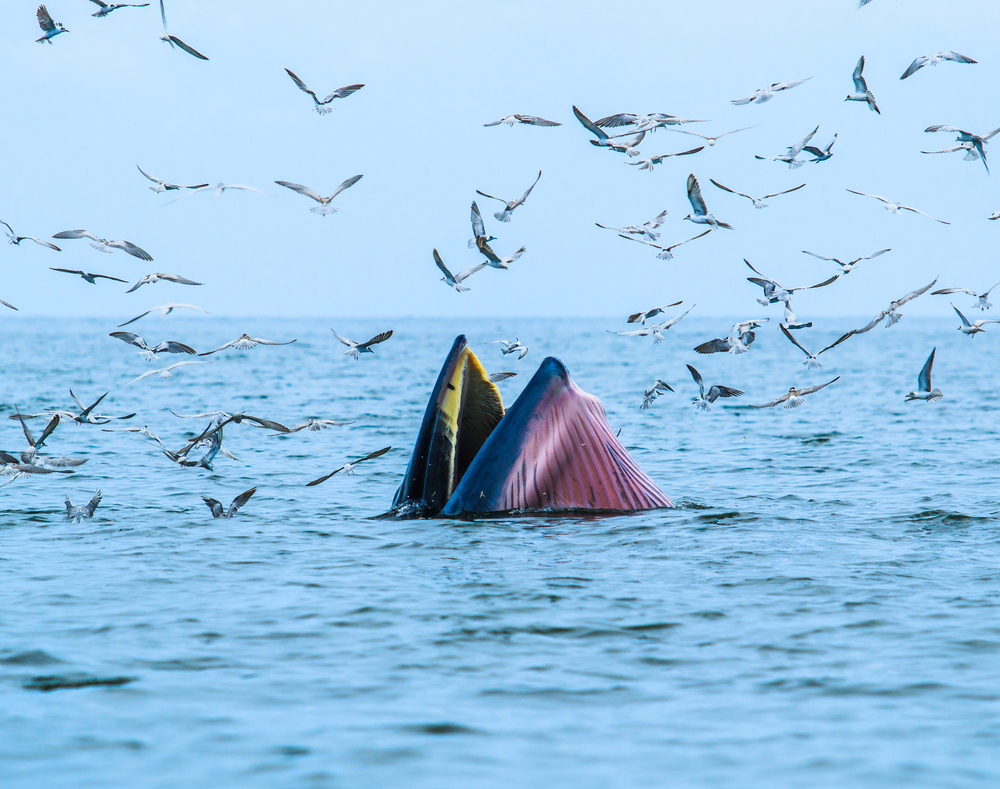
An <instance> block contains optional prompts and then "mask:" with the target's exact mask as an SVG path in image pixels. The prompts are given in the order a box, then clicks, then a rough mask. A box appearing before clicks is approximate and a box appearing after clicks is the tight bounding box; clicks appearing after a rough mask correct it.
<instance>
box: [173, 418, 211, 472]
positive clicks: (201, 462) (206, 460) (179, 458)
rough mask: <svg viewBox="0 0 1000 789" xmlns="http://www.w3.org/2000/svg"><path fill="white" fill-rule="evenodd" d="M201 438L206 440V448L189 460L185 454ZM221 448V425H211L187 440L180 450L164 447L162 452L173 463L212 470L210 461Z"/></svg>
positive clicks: (200, 440) (199, 442)
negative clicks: (200, 454)
mask: <svg viewBox="0 0 1000 789" xmlns="http://www.w3.org/2000/svg"><path fill="white" fill-rule="evenodd" d="M203 440H207V446H208V449H207V451H206V452H205V454H204V455H202V456H201V457H200V458H198V459H197V460H189V459H188V458H187V457H185V455H186V454H187V453H188V452H190V451H191V450H192V449H194V448H195V447H196V446H198V445H199V444H201V442H202V441H203ZM221 449H222V425H213V426H212V427H210V428H209V429H208V430H206V431H205V432H204V433H202V434H201V436H199V437H198V438H196V439H194V440H192V441H189V442H188V444H187V446H185V447H184V449H182V450H181V451H180V452H171V451H170V450H169V449H164V450H163V454H164V455H166V456H167V457H168V458H170V459H171V460H172V461H174V463H177V464H178V465H180V466H183V467H184V468H196V467H201V468H204V469H208V470H209V471H212V470H213V469H212V461H213V460H215V456H216V455H218V454H219V451H220V450H221Z"/></svg>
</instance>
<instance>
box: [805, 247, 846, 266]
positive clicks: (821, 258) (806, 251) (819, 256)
mask: <svg viewBox="0 0 1000 789" xmlns="http://www.w3.org/2000/svg"><path fill="white" fill-rule="evenodd" d="M802 251H803V252H804V253H805V254H807V255H812V256H813V257H814V258H819V259H820V260H832V261H833V262H834V263H840V261H839V260H837V258H825V257H823V256H822V255H817V254H816V253H815V252H810V251H809V250H808V249H803V250H802Z"/></svg>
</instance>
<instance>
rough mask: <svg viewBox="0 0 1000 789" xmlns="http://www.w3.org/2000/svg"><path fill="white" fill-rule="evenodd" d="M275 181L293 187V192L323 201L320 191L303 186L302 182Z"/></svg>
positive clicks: (280, 184) (288, 187)
mask: <svg viewBox="0 0 1000 789" xmlns="http://www.w3.org/2000/svg"><path fill="white" fill-rule="evenodd" d="M275 183H276V184H277V185H278V186H284V187H285V188H286V189H291V190H292V191H293V192H298V193H299V194H300V195H305V196H306V197H311V198H312V199H313V200H315V201H316V202H317V203H322V202H323V198H322V197H321V196H320V194H319V193H318V192H315V191H313V190H312V189H310V188H309V187H308V186H303V185H302V184H293V183H292V182H291V181H275ZM335 194H336V193H335Z"/></svg>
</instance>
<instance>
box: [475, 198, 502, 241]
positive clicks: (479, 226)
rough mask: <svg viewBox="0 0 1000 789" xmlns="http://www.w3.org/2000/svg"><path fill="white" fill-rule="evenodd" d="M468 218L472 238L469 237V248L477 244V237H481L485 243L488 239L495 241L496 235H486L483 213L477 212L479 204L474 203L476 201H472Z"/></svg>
mask: <svg viewBox="0 0 1000 789" xmlns="http://www.w3.org/2000/svg"><path fill="white" fill-rule="evenodd" d="M470 218H471V220H472V238H470V239H469V249H475V248H476V247H478V246H479V239H483V241H485V242H486V243H487V244H488V243H489V242H490V241H496V240H497V238H496V236H487V235H486V225H485V224H484V223H483V215H482V214H481V213H480V212H479V206H478V205H476V201H475V200H473V201H472V209H471V213H470Z"/></svg>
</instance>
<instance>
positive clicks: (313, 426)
mask: <svg viewBox="0 0 1000 789" xmlns="http://www.w3.org/2000/svg"><path fill="white" fill-rule="evenodd" d="M356 421H357V420H355V419H352V420H351V421H350V422H338V421H337V420H335V419H307V420H306V421H305V422H301V423H300V424H297V425H295V426H293V427H287V428H285V429H284V430H279V431H278V432H277V433H268V436H269V437H271V438H274V437H275V436H287V435H289V434H290V433H300V432H302V431H303V430H308V431H310V432H312V433H318V432H319V431H320V430H326V429H327V428H328V427H342V426H343V425H353V424H354V423H355V422H356Z"/></svg>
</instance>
